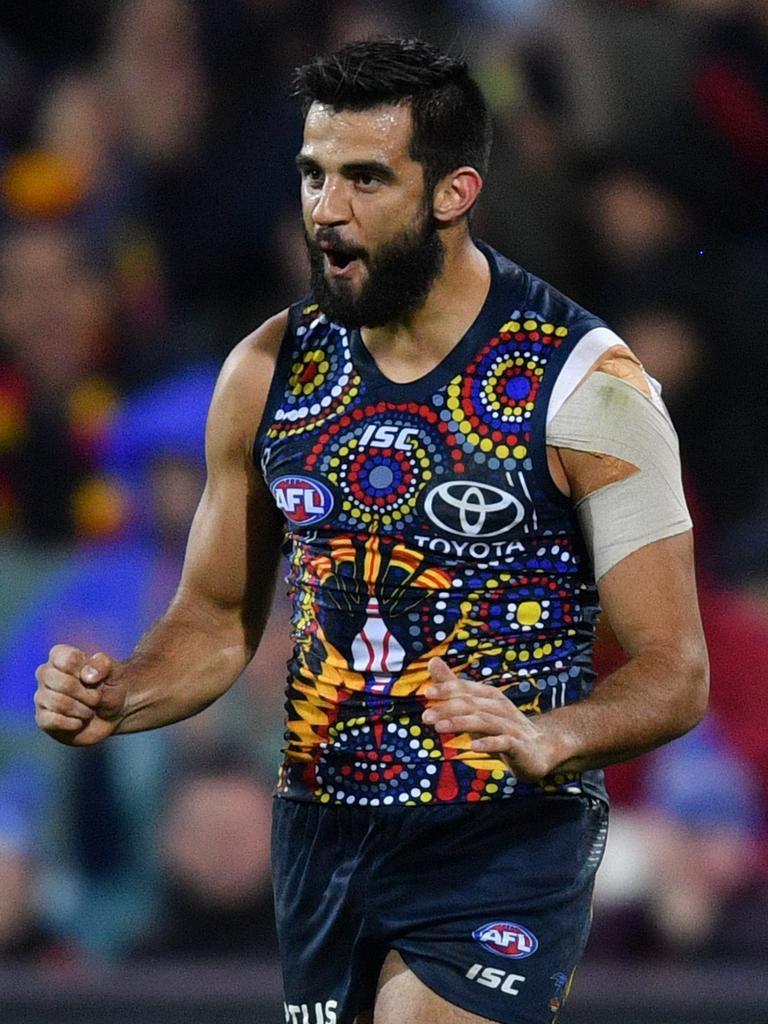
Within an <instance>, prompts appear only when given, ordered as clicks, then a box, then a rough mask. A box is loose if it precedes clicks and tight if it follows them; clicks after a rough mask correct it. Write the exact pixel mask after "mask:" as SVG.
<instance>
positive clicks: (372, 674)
mask: <svg viewBox="0 0 768 1024" xmlns="http://www.w3.org/2000/svg"><path fill="white" fill-rule="evenodd" d="M478 244H479V245H480V247H481V248H482V251H483V252H484V253H485V255H486V257H487V259H488V261H489V264H490V268H491V285H490V290H489V294H488V297H487V299H486V302H485V304H484V305H483V308H482V309H481V311H480V313H479V315H478V316H477V319H476V320H475V322H474V324H473V325H472V326H471V328H470V329H469V330H468V332H467V333H466V335H465V336H464V337H463V338H462V339H461V340H460V341H459V342H458V343H457V344H456V345H455V347H454V348H453V349H452V350H451V352H450V353H449V354H448V355H447V356H446V357H445V359H443V361H442V362H441V363H440V364H439V365H438V366H436V367H435V368H434V369H433V370H432V371H430V372H429V373H428V374H426V375H425V376H423V377H421V378H420V379H418V380H415V381H412V382H410V383H405V384H403V383H393V382H392V381H390V380H388V379H387V378H385V377H384V376H383V375H382V374H381V373H380V372H379V370H378V368H377V366H376V363H375V361H374V360H373V358H372V357H371V355H370V354H369V353H368V351H367V349H366V348H365V345H364V343H363V341H362V339H361V337H360V333H359V331H357V330H352V329H347V328H346V327H345V326H344V325H343V324H339V323H333V322H329V320H328V319H327V318H326V317H325V316H324V315H323V314H322V313H321V311H320V310H319V309H318V307H317V306H316V305H315V304H314V303H313V302H312V301H311V299H310V300H309V301H307V302H305V303H300V304H298V305H296V306H294V307H292V308H291V311H290V315H289V322H288V327H287V330H286V335H285V338H284V340H283V345H282V348H281V351H280V354H279V357H278V362H277V367H276V371H275V376H274V380H273V382H272V385H271V388H270V392H269V396H268V400H267V407H266V410H265V414H264V418H263V421H262V424H261V425H260V428H259V433H258V436H257V439H256V444H255V449H254V453H255V456H256V458H257V459H258V460H259V461H260V464H261V468H262V472H263V474H264V477H265V479H266V482H267V485H268V486H269V488H270V491H271V493H272V495H273V497H274V499H275V501H276V503H277V505H278V507H279V508H280V509H281V510H282V512H283V515H284V516H285V520H286V536H287V555H288V560H289V565H290V569H289V574H288V578H287V583H288V587H289V594H290V596H291V601H292V639H293V642H294V647H293V654H292V657H291V659H290V661H289V663H288V672H289V675H288V689H287V700H286V712H287V723H286V733H285V739H286V746H285V749H284V759H283V763H282V766H281V770H280V776H279V782H278V793H279V794H281V795H283V796H285V797H289V798H293V799H299V800H312V801H320V802H324V803H330V802H333V803H344V804H357V805H363V806H374V807H375V806H392V805H395V806H413V805H424V804H428V803H431V802H433V803H455V802H462V801H477V800H493V799H505V798H514V797H515V796H516V795H530V794H531V793H540V794H542V795H546V794H552V795H564V794H579V793H582V792H584V791H589V792H590V793H592V794H593V795H598V796H600V797H604V789H603V786H602V773H601V772H586V773H583V774H579V775H577V774H574V773H557V774H554V775H552V776H551V777H548V778H546V779H544V780H543V781H542V782H540V783H536V784H533V783H522V782H517V781H516V780H515V778H514V776H513V775H512V774H511V773H510V772H509V771H507V770H506V769H505V766H504V764H503V762H501V761H500V760H499V759H498V758H497V757H494V756H492V755H488V754H482V753H478V752H475V751H472V750H471V748H470V744H471V737H470V736H469V735H467V734H452V735H446V734H439V733H438V732H437V731H436V730H435V729H434V727H433V726H432V725H430V724H427V723H425V722H424V721H423V720H422V712H423V710H424V707H425V705H426V700H425V698H424V697H423V696H422V694H423V690H424V688H425V687H426V686H428V685H429V683H430V681H431V680H430V677H429V673H428V670H427V663H428V661H429V659H430V658H432V657H433V656H435V655H439V656H440V657H442V658H443V659H444V660H445V661H446V662H447V664H448V665H449V666H450V668H451V669H452V670H453V671H454V672H456V673H457V674H459V675H462V676H464V677H467V678H469V679H473V680H477V681H480V682H483V683H485V684H487V685H489V686H495V687H498V688H499V689H501V690H502V691H503V692H504V694H505V695H506V696H507V697H508V698H509V699H510V700H511V701H514V703H515V704H516V705H517V706H518V707H519V708H520V709H521V710H522V711H523V712H525V713H528V714H531V715H536V714H539V713H542V712H546V711H548V710H550V709H553V708H558V707H562V706H564V705H566V704H569V703H571V702H572V701H578V700H580V699H582V698H583V697H585V696H586V695H587V694H588V693H589V691H590V686H591V682H592V679H593V676H594V672H593V669H592V646H593V641H594V630H595V623H596V619H597V615H598V611H599V609H598V603H597V593H596V589H595V585H594V576H593V572H592V567H591V565H590V562H589V558H588V556H587V554H586V550H585V547H584V544H583V541H582V537H581V534H580V531H579V528H578V525H577V522H576V519H575V516H574V514H573V511H572V507H571V503H570V501H569V499H567V498H566V497H564V496H563V495H562V494H561V493H560V491H559V490H558V489H557V487H556V486H555V484H554V482H553V481H552V479H551V477H550V475H549V472H548V468H547V452H546V412H547V403H548V399H549V396H550V394H551V392H552V388H553V386H554V384H555V381H556V379H557V376H558V373H559V371H560V369H561V368H562V366H563V364H564V363H565V361H566V359H567V357H568V355H569V353H570V352H571V351H572V349H573V348H574V346H575V345H576V343H577V342H578V340H579V339H580V338H581V337H583V335H584V334H585V333H586V332H588V331H590V330H592V329H594V328H595V327H600V326H604V324H603V323H602V321H600V320H598V319H597V318H595V317H594V316H592V315H591V314H589V313H587V312H586V311H585V310H584V309H582V308H581V307H579V306H578V305H576V304H575V303H574V302H572V301H571V300H569V299H568V298H566V297H565V296H563V295H562V294H560V293H559V292H557V291H555V290H554V289H553V288H551V287H550V286H549V285H547V284H546V283H545V282H543V281H541V280H539V279H538V278H536V277H534V276H533V275H531V274H529V273H528V272H526V271H525V270H523V269H522V268H521V267H519V266H517V265H516V264H514V263H512V262H510V261H509V260H507V259H506V258H505V257H503V256H501V255H500V254H499V253H497V252H495V251H494V250H492V249H490V248H488V247H486V246H484V245H482V244H481V243H478Z"/></svg>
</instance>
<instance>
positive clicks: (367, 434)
mask: <svg viewBox="0 0 768 1024" xmlns="http://www.w3.org/2000/svg"><path fill="white" fill-rule="evenodd" d="M418 432H419V431H418V428H417V427H398V426H396V425H395V424H394V423H371V424H369V425H368V426H367V427H366V428H365V430H364V431H363V435H362V437H361V438H360V441H359V447H360V448H394V449H395V450H396V451H398V452H409V451H410V450H411V448H412V444H411V440H410V439H411V438H412V437H413V436H414V434H418Z"/></svg>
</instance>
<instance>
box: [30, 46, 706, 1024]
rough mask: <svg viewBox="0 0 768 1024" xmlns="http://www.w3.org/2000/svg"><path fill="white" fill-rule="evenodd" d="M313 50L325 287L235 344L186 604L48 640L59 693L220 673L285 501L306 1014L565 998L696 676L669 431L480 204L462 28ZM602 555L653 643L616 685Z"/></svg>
mask: <svg viewBox="0 0 768 1024" xmlns="http://www.w3.org/2000/svg"><path fill="white" fill-rule="evenodd" d="M296 81H297V93H298V95H299V96H300V97H301V98H302V99H303V101H304V103H305V107H306V122H305V131H304V142H303V146H302V149H301V152H300V153H299V156H298V160H297V163H298V167H299V171H300V173H301V183H302V184H301V194H302V208H303V215H304V225H305V228H306V234H307V244H308V247H309V253H310V259H311V264H312V284H313V294H312V297H311V299H309V300H308V301H306V302H302V303H299V304H297V305H296V306H294V307H292V308H291V309H290V310H288V311H286V312H284V313H281V314H279V315H278V316H276V317H274V318H273V319H271V320H269V321H267V323H265V324H264V325H263V326H262V327H260V328H259V329H258V330H257V331H255V332H254V334H253V335H252V336H250V337H249V338H247V339H246V340H245V341H244V342H242V343H241V344H240V345H239V346H238V347H237V348H236V349H235V350H234V352H233V353H232V354H231V356H230V357H229V359H228V360H227V363H226V365H225V367H224V370H223V371H222V375H221V378H220V380H219V383H218V385H217V390H216V393H215V395H214V398H213V402H212V406H211V411H210V415H209V422H208V436H207V454H208V466H209V479H208V484H207V487H206V491H205V494H204V496H203V499H202V502H201V505H200V508H199V510H198V513H197V516H196V519H195V522H194V524H193V527H192V531H191V536H190V540H189V546H188V551H187V556H186V562H185V566H184V571H183V575H182V580H181V584H180V587H179V591H178V594H177V596H176V598H175V599H174V601H173V603H172V604H171V607H170V608H169V610H168V612H167V613H166V614H165V616H163V618H162V619H161V620H160V621H159V622H158V623H157V624H156V625H155V627H154V628H153V629H152V630H151V631H150V633H149V634H148V635H147V636H146V637H145V638H144V639H143V640H142V641H141V643H140V644H139V646H138V648H137V650H136V652H135V653H134V654H133V656H132V657H130V658H129V659H127V661H124V662H114V661H113V660H112V659H110V658H109V657H108V656H107V655H104V654H102V653H99V654H95V655H92V656H90V657H88V656H87V655H86V654H85V653H84V652H82V651H79V650H76V649H73V648H72V647H68V646H65V645H60V646H57V647H54V648H53V650H52V652H51V655H50V660H49V662H48V663H47V664H46V665H44V666H41V668H40V669H39V670H38V680H39V689H38V696H37V715H38V722H39V724H40V726H41V727H42V728H43V729H45V730H46V731H47V732H49V733H50V734H51V735H52V736H54V737H55V738H57V739H59V740H61V741H63V742H66V743H71V744H74V745H80V744H86V743H95V742H98V741H99V740H101V739H104V738H105V737H107V736H109V735H111V734H113V733H124V732H131V731H135V730H137V729H147V728H154V727H156V726H159V725H164V724H166V723H169V722H173V721H176V720H178V719H180V718H183V717H185V716H187V715H191V714H194V713H195V712H196V711H199V710H200V709H202V708H204V707H205V706H206V705H207V704H209V703H211V702H212V701H213V700H215V699H216V698H217V697H218V696H219V695H220V694H221V693H222V692H223V691H224V690H225V689H226V688H227V687H228V686H229V685H230V683H231V682H232V680H233V679H234V678H235V677H236V676H237V675H238V673H239V672H240V671H241V670H242V668H243V666H244V664H245V663H246V661H247V660H248V658H249V657H250V656H251V655H252V653H253V650H254V648H255V646H256V644H257V643H258V640H259V636H260V633H261V630H262V628H263V625H264V621H265V618H266V614H267V608H268V605H269V600H270V596H271V593H272V587H273V579H274V575H275V570H276V567H277V563H278V558H279V549H280V540H281V536H282V533H283V530H284V529H287V534H288V540H289V560H290V573H289V577H288V582H289V586H290V590H291V593H292V599H293V607H294V612H293V636H294V640H295V647H294V653H293V656H292V658H291V660H290V662H289V679H288V701H287V705H286V706H287V718H288V720H287V728H286V740H287V745H286V751H285V758H284V761H283V765H282V768H281V773H280V780H279V784H278V797H279V798H278V800H277V801H276V804H275V820H274V831H273V866H274V875H275V887H276V907H277V916H278V929H279V936H280V945H281V954H282V957H283V961H284V978H285V990H286V1007H285V1014H286V1021H289V1022H291V1024H303V1022H307V1021H308V1022H311V1024H352V1022H353V1021H357V1024H370V1022H371V1021H373V1020H374V1012H375V1021H376V1024H395V1022H401V1021H405V1020H407V1021H409V1022H411V1024H433V1022H436V1021H440V1022H444V1021H453V1022H483V1021H505V1022H509V1024H529V1022H530V1024H533V1022H535V1024H543V1022H545V1021H547V1022H549V1021H552V1020H553V1019H554V1017H555V1016H556V1014H557V1012H558V1009H559V1007H560V1005H561V1003H562V1001H563V999H564V997H565V994H566V992H567V988H568V984H569V980H570V976H571V973H572V971H573V969H574V965H575V964H576V962H577V960H578V958H579V956H580V955H581V952H582V949H583V946H584V943H585V941H586V935H587V931H588V923H589V914H590V898H591V888H592V880H593V876H594V872H595V870H596V867H597V865H598V863H599V860H600V857H601V854H602V846H603V842H604V835H605V812H604V801H605V795H604V791H603V788H602V781H601V772H600V770H599V769H600V768H601V766H603V765H605V764H608V763H610V762H612V761H617V760H621V759H624V758H627V757H631V756H633V755H635V754H637V753H640V752H641V751H643V750H647V749H650V748H652V747H654V746H657V745H659V744H661V743H663V742H665V741H666V740H669V739H671V738H672V737H674V736H676V735H679V734H681V733H683V732H685V731H686V730H687V729H689V728H691V727H692V726H693V725H694V724H695V723H696V722H697V721H698V720H699V719H700V717H701V716H702V714H703V711H704V706H705V700H706V655H705V650H704V644H703V640H702V635H701V628H700V623H699V618H698V612H697V608H696V600H695V591H694V581H693V569H692V559H691V538H690V520H689V519H688V516H687V513H686V511H685V506H684V502H683V498H682V494H681V489H680V482H679V471H678V466H677V463H676V446H675V439H674V434H673V432H672V430H671V427H670V426H669V423H668V420H667V418H666V415H665V413H664V411H663V407H662V406H661V404H660V402H659V401H658V399H657V397H656V396H655V393H654V392H653V391H652V389H651V387H650V385H649V384H648V383H647V381H646V379H645V378H644V376H643V374H642V372H641V371H640V369H639V367H638V365H637V363H636V361H635V360H634V359H633V357H632V356H631V355H630V354H629V352H628V350H626V348H625V347H624V346H623V345H622V344H621V343H620V341H619V339H617V338H616V336H615V335H613V334H611V332H610V331H608V329H607V328H606V327H605V326H604V325H603V324H602V323H601V322H600V321H599V320H598V319H597V318H595V317H593V316H592V315H591V314H589V313H587V312H586V311H584V310H583V309H581V308H580V307H578V306H576V305H575V304H574V303H572V302H571V301H570V300H568V299H566V298H565V297H563V296H562V295H560V294H559V293H558V292H556V291H554V289H552V288H550V287H549V286H548V285H546V284H545V283H544V282H542V281H539V280H537V279H536V278H534V277H532V276H531V275H530V274H528V273H526V272H525V271H524V270H522V269H521V268H520V267H518V266H516V265H515V264H513V263H510V262H509V261H508V260H506V259H505V258H504V257H502V256H501V255H499V254H498V253H496V252H493V251H492V250H490V249H488V248H487V247H485V246H483V245H482V244H481V243H479V242H477V243H476V242H474V241H473V239H472V238H471V236H470V233H469V227H468V217H469V214H470V211H471V208H472V206H473V204H474V202H475V200H476V198H477V196H478V193H479V192H480V189H481V186H482V174H483V172H484V170H485V166H486V163H487V158H488V150H489V135H490V132H489V127H488V114H487V111H486V108H485V104H484V102H483V99H482V96H481V94H480V91H479V89H478V87H477V85H476V84H475V83H474V82H473V81H472V80H471V78H470V77H469V76H468V73H467V70H466V67H465V65H464V64H463V63H461V62H459V61H455V60H453V59H451V58H449V57H447V56H445V55H443V54H441V53H440V52H438V51H437V50H435V49H434V48H432V47H431V46H429V45H427V44H425V43H422V42H419V41H413V40H383V41H381V40H379V41H372V42H363V43H356V44H352V45H350V46H348V47H346V48H344V49H343V50H341V51H339V52H338V53H336V54H333V55H331V56H330V57H326V58H321V59H318V60H317V61H315V62H314V63H313V64H310V65H308V66H306V67H304V68H302V69H300V70H299V72H298V74H297V80H296ZM270 381H271V384H270V383H269V382H270ZM577 385H578V386H577ZM547 419H549V424H547ZM588 552H589V553H588ZM596 577H597V579H598V581H599V588H600V598H601V601H602V604H603V607H604V608H605V610H606V612H607V614H608V615H609V616H610V618H611V620H612V622H613V623H614V626H615V628H616V630H617V631H618V633H619V635H620V639H621V641H622V643H623V644H624V646H625V648H626V650H627V651H628V653H629V655H630V658H629V662H628V664H627V665H626V666H624V667H623V668H621V669H620V670H619V671H617V672H616V673H614V674H613V675H612V676H611V677H609V678H607V679H605V680H604V681H602V682H601V683H600V685H599V687H596V688H595V690H594V692H591V679H592V671H591V658H590V652H591V645H592V638H593V631H594V624H595V620H596V618H597V614H598V603H597V592H596V588H595V578H596Z"/></svg>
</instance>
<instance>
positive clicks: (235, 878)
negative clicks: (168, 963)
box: [130, 749, 277, 961]
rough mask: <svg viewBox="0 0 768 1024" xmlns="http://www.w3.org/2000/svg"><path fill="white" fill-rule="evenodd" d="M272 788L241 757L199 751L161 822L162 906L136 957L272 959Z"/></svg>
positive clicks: (168, 801)
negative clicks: (259, 957)
mask: <svg viewBox="0 0 768 1024" xmlns="http://www.w3.org/2000/svg"><path fill="white" fill-rule="evenodd" d="M271 815H272V797H271V791H270V788H269V787H267V786H265V784H264V783H263V782H262V781H261V780H260V778H259V777H258V775H257V774H256V772H255V768H254V765H253V763H252V762H250V761H249V760H248V758H247V757H246V756H243V755H239V756H238V755H234V754H233V753H232V752H227V751H225V750H216V749H214V750H212V751H209V752H208V759H207V761H206V757H205V755H200V753H199V752H198V753H197V754H196V756H195V759H194V761H193V762H190V763H189V764H188V766H187V770H186V771H183V772H182V773H181V774H180V776H179V778H178V779H177V781H176V784H175V785H174V786H173V787H172V788H171V791H170V793H169V795H168V797H167V799H166V801H165V802H164V805H163V809H162V811H161V814H160V821H159V859H160V863H161V866H162V871H163V879H162V887H163V895H162V898H161V901H160V903H159V905H158V907H157V909H156V910H155V912H154V913H153V915H152V921H151V926H150V928H149V930H148V931H147V933H146V934H145V936H144V937H143V938H141V939H139V941H138V942H137V944H136V945H135V946H134V947H133V949H132V950H131V952H130V956H131V957H132V958H134V959H136V958H141V959H148V958H151V959H157V958H160V957H169V958H174V957H177V958H184V960H185V961H189V960H190V959H193V960H195V959H212V958H221V957H244V958H248V959H249V960H251V959H252V958H253V957H254V956H257V957H258V956H262V957H269V956H273V955H274V954H275V953H276V952H277V940H276V934H275V922H274V909H273V903H272V886H271V875H270V849H269V834H270V821H271Z"/></svg>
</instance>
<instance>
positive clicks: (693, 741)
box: [592, 717, 768, 962]
mask: <svg viewBox="0 0 768 1024" xmlns="http://www.w3.org/2000/svg"><path fill="white" fill-rule="evenodd" d="M646 764H647V771H646V775H645V779H644V783H643V786H642V802H641V803H640V805H639V806H636V807H635V808H634V809H633V810H632V811H631V812H627V811H622V810H618V811H616V812H615V814H614V823H613V824H614V826H615V827H614V830H613V831H614V834H613V836H612V837H611V838H609V841H608V847H607V850H606V860H605V863H604V866H603V868H602V869H601V872H600V874H599V875H598V885H597V906H598V911H597V915H596V927H595V932H594V935H593V939H592V952H593V955H594V954H595V953H597V954H599V955H602V956H604V957H611V958H615V957H619V958H621V957H625V958H631V959H633V960H638V959H648V958H653V959H662V960H665V961H668V960H669V959H670V958H673V959H678V960H680V959H684V960H688V959H690V958H693V957H695V958H697V959H711V960H713V961H717V962H722V960H724V959H725V960H734V959H744V958H755V959H759V958H760V957H761V956H763V955H764V952H765V950H766V948H768V879H767V878H766V876H765V874H763V873H761V871H760V857H759V847H758V836H759V835H760V827H761V822H760V817H761V813H762V811H763V808H762V807H761V800H760V795H759V790H758V785H757V780H756V778H755V775H754V772H752V771H750V769H749V766H748V765H747V764H746V763H745V762H744V761H743V760H742V759H741V758H739V756H738V754H737V753H736V751H735V750H734V749H733V748H732V747H730V746H729V745H728V744H727V742H726V741H725V739H724V737H723V736H722V734H721V733H720V732H719V730H718V729H717V727H716V721H715V719H713V718H712V717H710V718H709V719H708V720H707V721H706V722H705V723H703V724H702V725H700V726H699V727H698V728H697V729H695V730H694V731H693V732H692V733H689V734H688V735H687V736H685V737H683V738H682V739H680V740H676V741H675V742H674V743H672V744H671V745H669V746H667V747H664V748H662V749H661V750H659V751H657V752H655V753H654V754H652V755H650V756H649V757H648V758H647V761H646ZM628 876H629V877H628Z"/></svg>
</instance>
